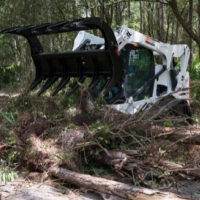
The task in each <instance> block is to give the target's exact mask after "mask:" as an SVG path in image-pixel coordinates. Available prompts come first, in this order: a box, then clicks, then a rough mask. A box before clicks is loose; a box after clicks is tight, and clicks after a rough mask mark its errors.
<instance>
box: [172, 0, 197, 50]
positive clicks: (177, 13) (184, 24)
mask: <svg viewBox="0 0 200 200" xmlns="http://www.w3.org/2000/svg"><path fill="white" fill-rule="evenodd" d="M169 6H170V7H171V9H172V11H173V13H174V15H175V17H176V18H177V20H178V21H179V23H180V24H181V25H182V27H183V28H184V30H185V31H186V32H187V33H188V35H189V36H190V37H191V38H192V39H193V40H194V41H195V42H196V43H197V45H198V46H199V47H200V38H199V36H198V34H196V33H195V32H194V31H193V30H192V29H191V28H190V25H189V23H188V22H186V21H185V20H184V19H183V18H182V16H181V13H180V11H179V9H178V4H177V1H176V0H171V1H169Z"/></svg>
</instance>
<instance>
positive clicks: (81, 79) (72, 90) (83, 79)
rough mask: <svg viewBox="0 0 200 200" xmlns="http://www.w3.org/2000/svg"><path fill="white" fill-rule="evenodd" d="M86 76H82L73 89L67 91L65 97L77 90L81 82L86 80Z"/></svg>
mask: <svg viewBox="0 0 200 200" xmlns="http://www.w3.org/2000/svg"><path fill="white" fill-rule="evenodd" d="M85 78H86V77H85V76H83V77H81V78H80V79H79V80H78V81H76V82H75V83H74V84H73V85H72V87H71V89H70V90H69V91H67V93H66V94H65V98H68V97H69V96H70V95H71V94H72V93H73V92H74V91H75V90H77V89H78V87H79V86H80V85H79V83H83V82H84V81H85Z"/></svg>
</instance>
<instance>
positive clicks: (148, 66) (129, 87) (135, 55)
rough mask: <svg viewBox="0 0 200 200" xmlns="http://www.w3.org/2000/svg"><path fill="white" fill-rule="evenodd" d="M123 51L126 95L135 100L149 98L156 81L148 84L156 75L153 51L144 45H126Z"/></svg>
mask: <svg viewBox="0 0 200 200" xmlns="http://www.w3.org/2000/svg"><path fill="white" fill-rule="evenodd" d="M122 51H123V52H122V53H121V59H122V60H123V66H124V70H125V77H124V84H123V88H124V97H125V98H129V97H131V96H132V97H133V99H134V100H135V101H138V100H141V99H145V98H149V97H151V96H152V93H153V85H154V82H151V83H149V84H148V82H149V81H150V79H152V77H153V76H154V75H155V64H154V56H153V52H152V51H151V50H149V49H146V48H143V47H135V46H133V45H132V44H128V45H126V46H125V47H124V48H123V50H122Z"/></svg>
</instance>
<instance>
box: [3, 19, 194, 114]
mask: <svg viewBox="0 0 200 200" xmlns="http://www.w3.org/2000/svg"><path fill="white" fill-rule="evenodd" d="M93 29H98V30H100V32H101V33H102V37H99V36H96V35H93V34H91V33H89V32H88V31H89V30H93ZM72 31H79V33H78V35H77V37H76V39H75V41H74V47H73V49H72V51H70V52H55V53H46V52H44V51H43V47H42V45H41V43H40V41H39V38H38V37H37V36H40V35H47V34H56V33H63V32H72ZM86 31H87V32H86ZM1 34H17V35H22V36H24V37H25V38H26V39H27V40H28V42H29V44H30V46H31V53H32V58H33V61H34V64H35V67H36V77H35V80H34V82H33V83H32V84H31V86H30V90H33V89H34V88H35V87H36V86H37V85H39V84H40V83H41V82H42V81H44V80H46V82H45V83H44V85H43V86H42V88H41V89H40V90H39V92H38V96H39V95H41V94H42V93H43V92H45V91H46V90H47V89H48V88H49V87H50V86H51V85H52V84H54V83H55V82H56V81H57V80H60V82H59V83H58V85H57V87H55V90H54V91H52V96H54V95H56V94H57V93H58V92H59V91H60V90H62V89H63V88H65V86H66V85H67V84H68V83H69V81H70V79H71V78H74V77H75V78H77V80H76V81H75V82H74V84H73V85H72V87H71V88H70V89H69V90H68V91H67V92H66V97H69V95H70V94H72V93H73V92H74V91H75V90H76V89H77V88H78V87H79V86H80V84H81V83H83V82H84V81H85V79H86V78H90V79H91V82H90V84H89V85H88V89H89V91H90V92H91V96H92V98H93V99H96V98H98V97H100V96H101V97H103V98H104V99H105V101H106V103H107V104H108V105H109V106H111V107H112V108H114V109H116V110H118V111H121V112H123V113H127V114H134V113H136V112H137V111H138V110H140V109H141V108H142V107H144V105H149V104H154V103H156V102H159V101H161V100H162V99H163V98H164V97H166V96H170V99H171V100H172V101H173V103H172V104H171V107H172V106H173V107H176V106H177V105H179V104H184V109H185V110H186V111H187V112H186V114H189V113H190V112H189V99H190V77H189V73H188V72H187V66H188V60H189V56H190V50H189V48H188V46H187V45H185V44H183V45H171V44H165V43H162V42H160V41H157V40H155V39H153V38H151V37H149V36H146V35H144V34H142V33H139V32H137V31H134V30H132V29H130V28H128V27H126V26H120V27H118V28H117V31H115V32H113V31H112V29H111V28H110V26H109V25H108V24H107V23H106V22H104V21H102V20H101V19H100V18H95V17H92V18H84V19H79V20H75V21H70V22H67V21H64V22H58V23H46V24H42V25H32V26H26V27H15V28H9V29H6V30H3V31H1ZM163 104H165V101H163V102H162V101H161V104H160V105H163Z"/></svg>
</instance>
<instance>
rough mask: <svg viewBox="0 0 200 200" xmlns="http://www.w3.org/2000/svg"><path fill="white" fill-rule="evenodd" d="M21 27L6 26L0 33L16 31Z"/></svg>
mask: <svg viewBox="0 0 200 200" xmlns="http://www.w3.org/2000/svg"><path fill="white" fill-rule="evenodd" d="M21 28H22V27H21V26H18V27H14V28H8V29H5V30H3V31H1V32H0V33H13V32H16V31H17V30H18V29H21Z"/></svg>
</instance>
